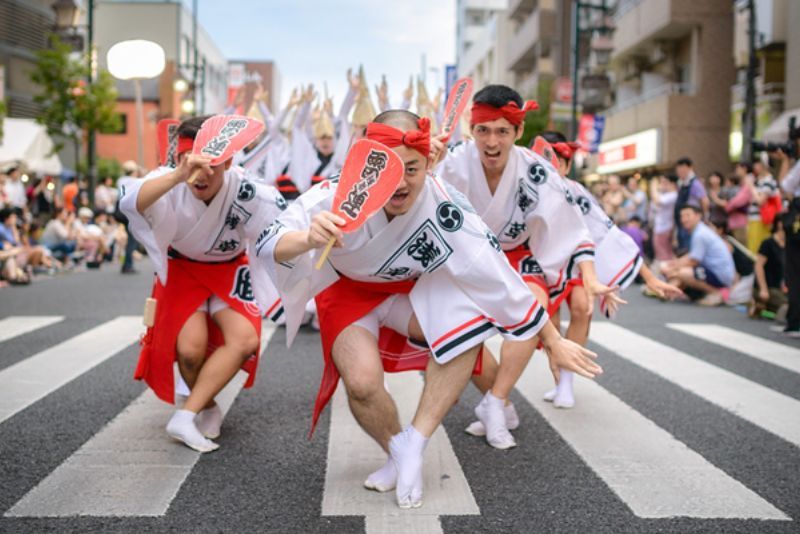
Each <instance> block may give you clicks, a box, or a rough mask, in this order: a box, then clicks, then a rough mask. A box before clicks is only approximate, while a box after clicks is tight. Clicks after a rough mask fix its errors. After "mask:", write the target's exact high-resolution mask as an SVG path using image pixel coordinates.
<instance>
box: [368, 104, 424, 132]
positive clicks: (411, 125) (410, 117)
mask: <svg viewBox="0 0 800 534" xmlns="http://www.w3.org/2000/svg"><path fill="white" fill-rule="evenodd" d="M419 119H420V117H419V115H417V114H416V113H412V112H411V111H408V110H406V109H388V110H386V111H384V112H382V113H379V114H378V116H376V117H375V118H374V119H372V122H377V123H379V124H386V125H387V126H393V127H395V128H397V129H402V130H403V131H408V130H418V129H419V126H418V122H419Z"/></svg>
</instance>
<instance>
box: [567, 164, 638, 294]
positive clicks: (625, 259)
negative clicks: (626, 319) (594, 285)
mask: <svg viewBox="0 0 800 534" xmlns="http://www.w3.org/2000/svg"><path fill="white" fill-rule="evenodd" d="M564 181H565V183H566V184H567V187H568V191H569V195H570V197H571V198H569V199H568V201H569V202H570V203H571V204H573V205H574V206H575V207H576V208H577V209H578V210H579V211H580V213H581V214H583V216H584V221H585V222H586V227H587V228H588V229H589V233H590V234H591V236H592V241H594V243H595V247H596V248H595V254H594V263H595V269H596V270H597V278H598V279H599V280H600V282H601V283H603V284H605V285H607V286H620V288H621V289H625V288H626V287H628V286H629V285H630V284H631V282H632V281H633V280H634V279H635V278H636V275H637V274H638V272H639V269H640V268H641V266H642V257H641V254H640V251H639V246H638V245H637V244H636V242H635V241H634V240H633V239H632V238H631V236H629V235H628V234H626V233H625V232H623V231H622V230H620V229H619V228H618V227H617V225H615V224H614V221H612V220H611V218H610V217H609V216H608V215H606V212H605V211H604V210H603V208H602V206H600V203H599V202H597V199H595V198H594V196H593V195H592V194H591V193H590V192H589V191H587V190H586V188H585V187H583V185H581V184H579V183H578V182H576V181H574V180H569V179H567V180H564Z"/></svg>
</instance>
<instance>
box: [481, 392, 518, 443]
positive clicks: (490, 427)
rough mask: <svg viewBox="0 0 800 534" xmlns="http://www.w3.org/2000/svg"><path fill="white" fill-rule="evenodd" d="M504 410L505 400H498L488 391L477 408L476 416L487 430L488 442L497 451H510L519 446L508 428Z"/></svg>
mask: <svg viewBox="0 0 800 534" xmlns="http://www.w3.org/2000/svg"><path fill="white" fill-rule="evenodd" d="M503 408H504V401H503V399H498V398H497V397H495V396H494V395H492V392H491V391H487V392H486V395H484V396H483V399H481V402H480V403H479V404H478V405H477V406H476V407H475V415H476V416H477V417H478V420H479V421H480V422H481V423H483V427H484V428H485V429H486V441H487V442H488V443H489V445H491V446H492V447H494V448H496V449H510V448H512V447H516V446H517V442H516V441H514V436H512V435H511V432H509V431H508V427H507V426H506V416H505V413H504V411H503Z"/></svg>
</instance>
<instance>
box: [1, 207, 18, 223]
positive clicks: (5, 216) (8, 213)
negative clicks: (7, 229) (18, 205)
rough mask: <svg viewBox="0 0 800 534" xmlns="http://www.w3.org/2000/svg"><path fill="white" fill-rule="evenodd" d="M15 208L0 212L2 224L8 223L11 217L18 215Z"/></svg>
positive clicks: (4, 209)
mask: <svg viewBox="0 0 800 534" xmlns="http://www.w3.org/2000/svg"><path fill="white" fill-rule="evenodd" d="M16 213H17V212H16V211H14V209H13V208H3V209H1V210H0V222H6V221H7V220H8V218H9V217H11V216H12V215H14V214H16Z"/></svg>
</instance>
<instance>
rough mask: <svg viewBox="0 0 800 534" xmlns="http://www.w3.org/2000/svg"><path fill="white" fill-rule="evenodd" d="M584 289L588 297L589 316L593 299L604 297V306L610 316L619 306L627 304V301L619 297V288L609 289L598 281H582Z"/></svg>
mask: <svg viewBox="0 0 800 534" xmlns="http://www.w3.org/2000/svg"><path fill="white" fill-rule="evenodd" d="M584 289H586V293H587V296H588V297H589V298H588V300H589V315H591V314H592V311H594V300H595V297H605V298H606V306H608V311H609V313H611V314H612V315H613V314H615V313H616V312H617V310H618V309H619V307H620V306H622V305H623V304H627V303H628V301H627V300H624V299H623V298H622V297H620V296H619V294H618V291H619V286H613V287H609V286H607V285H605V284H601V283H600V282H599V281H595V282H590V283H586V281H585V280H584Z"/></svg>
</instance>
